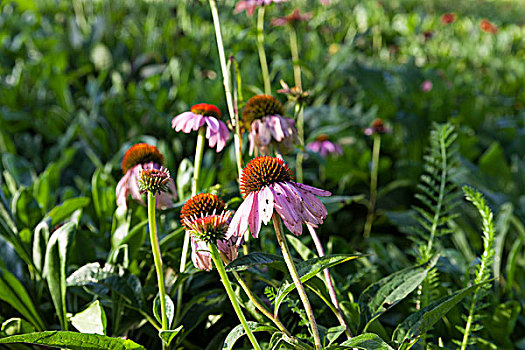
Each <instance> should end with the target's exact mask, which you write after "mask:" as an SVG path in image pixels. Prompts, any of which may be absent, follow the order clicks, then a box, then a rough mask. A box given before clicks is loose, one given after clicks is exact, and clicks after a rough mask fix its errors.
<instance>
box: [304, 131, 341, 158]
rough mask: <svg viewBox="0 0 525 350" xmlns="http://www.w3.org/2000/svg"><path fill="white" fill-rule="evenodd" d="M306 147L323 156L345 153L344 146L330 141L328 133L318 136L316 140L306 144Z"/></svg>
mask: <svg viewBox="0 0 525 350" xmlns="http://www.w3.org/2000/svg"><path fill="white" fill-rule="evenodd" d="M306 149H308V150H310V151H312V152H315V153H319V154H320V155H321V157H323V158H326V157H328V156H329V155H330V154H343V148H342V147H341V146H340V145H338V144H337V143H334V142H332V141H330V138H329V137H328V135H325V134H321V135H319V136H317V138H316V139H315V141H312V142H310V143H309V144H308V145H306Z"/></svg>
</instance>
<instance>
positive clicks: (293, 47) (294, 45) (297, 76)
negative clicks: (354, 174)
mask: <svg viewBox="0 0 525 350" xmlns="http://www.w3.org/2000/svg"><path fill="white" fill-rule="evenodd" d="M290 51H291V54H292V63H293V77H294V83H295V87H296V88H298V89H299V91H303V86H302V83H301V65H300V61H299V44H298V41H297V30H296V28H295V27H294V26H292V27H291V28H290ZM295 103H296V105H295V110H296V111H295V112H296V117H297V134H298V136H299V144H300V146H301V149H300V152H299V153H297V157H296V161H295V162H296V173H297V182H303V158H304V155H303V147H304V113H303V108H302V104H301V102H299V101H296V102H295Z"/></svg>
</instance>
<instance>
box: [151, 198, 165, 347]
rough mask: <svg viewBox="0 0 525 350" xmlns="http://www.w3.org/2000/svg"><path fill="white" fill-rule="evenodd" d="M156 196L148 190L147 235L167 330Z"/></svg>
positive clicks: (161, 310) (163, 325)
mask: <svg viewBox="0 0 525 350" xmlns="http://www.w3.org/2000/svg"><path fill="white" fill-rule="evenodd" d="M156 197H157V195H156V194H153V193H151V192H148V222H149V237H150V240H151V250H152V252H153V262H154V263H155V270H156V272H157V282H158V285H159V295H160V312H161V324H162V330H168V317H167V315H166V289H165V286H164V272H163V271H162V257H161V253H160V245H159V237H158V235H157V223H156V221H155V203H156ZM163 345H164V343H163Z"/></svg>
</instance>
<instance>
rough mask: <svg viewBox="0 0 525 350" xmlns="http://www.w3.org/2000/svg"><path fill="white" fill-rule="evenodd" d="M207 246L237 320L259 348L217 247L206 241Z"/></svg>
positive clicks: (259, 347) (259, 349)
mask: <svg viewBox="0 0 525 350" xmlns="http://www.w3.org/2000/svg"><path fill="white" fill-rule="evenodd" d="M208 248H209V249H210V253H211V258H212V259H213V262H214V263H215V266H216V267H217V271H218V272H219V275H220V276H221V281H222V284H223V285H224V288H225V289H226V293H227V294H228V297H229V298H230V301H231V303H232V305H233V309H234V310H235V313H236V314H237V317H239V321H241V324H242V327H243V328H244V331H245V332H246V335H247V336H248V339H250V342H251V343H252V345H253V347H254V349H256V350H261V346H260V345H259V343H257V339H255V336H254V335H253V333H252V331H251V329H250V327H249V326H248V322H246V318H245V317H244V314H243V313H242V310H241V306H240V305H239V302H238V301H237V297H236V296H235V292H234V291H233V288H232V285H231V283H230V280H229V279H228V275H227V274H226V270H225V269H224V264H223V262H222V259H221V256H220V253H219V251H218V250H217V247H216V246H215V244H212V243H208Z"/></svg>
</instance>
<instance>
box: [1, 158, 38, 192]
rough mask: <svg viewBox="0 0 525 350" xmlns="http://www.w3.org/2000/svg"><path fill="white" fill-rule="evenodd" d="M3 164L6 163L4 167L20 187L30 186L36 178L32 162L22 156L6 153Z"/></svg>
mask: <svg viewBox="0 0 525 350" xmlns="http://www.w3.org/2000/svg"><path fill="white" fill-rule="evenodd" d="M2 164H3V165H4V169H5V170H7V171H8V172H9V174H11V176H12V177H13V179H14V180H15V181H16V184H17V185H18V187H20V186H24V187H29V186H31V183H32V182H33V181H34V180H35V178H36V174H35V170H34V169H33V167H32V166H31V163H29V162H28V161H27V160H25V159H24V158H22V157H19V156H15V155H14V154H11V153H5V154H4V155H2Z"/></svg>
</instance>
